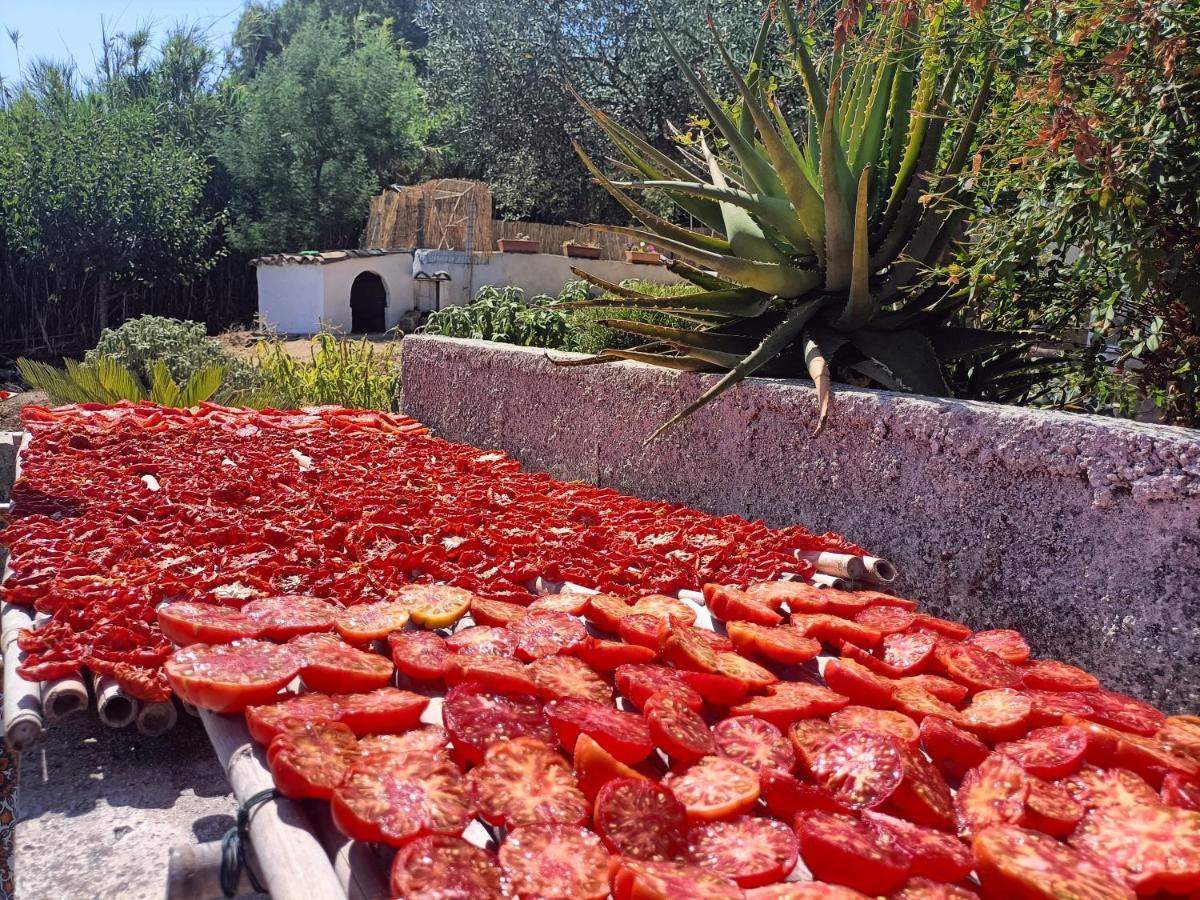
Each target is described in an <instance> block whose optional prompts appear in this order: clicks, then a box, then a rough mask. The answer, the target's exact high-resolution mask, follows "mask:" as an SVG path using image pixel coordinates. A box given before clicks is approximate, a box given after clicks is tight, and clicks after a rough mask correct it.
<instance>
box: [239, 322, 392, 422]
mask: <svg viewBox="0 0 1200 900" xmlns="http://www.w3.org/2000/svg"><path fill="white" fill-rule="evenodd" d="M396 346H397V345H395V344H388V345H385V346H383V347H380V346H378V345H376V344H372V343H371V342H370V341H368V340H366V339H363V340H358V341H352V340H349V339H347V338H342V337H338V336H337V335H334V334H330V333H329V332H327V331H323V332H321V333H320V334H318V335H316V336H315V337H313V339H312V343H311V348H310V351H309V354H310V357H311V362H301V361H299V360H297V359H295V358H293V357H292V356H291V355H290V354H289V353H288V352H287V348H286V347H285V346H284V345H283V343H282V342H281V341H279V340H271V341H266V342H264V343H261V344H259V345H258V347H257V348H256V350H255V353H256V359H255V365H254V369H253V374H254V375H255V376H256V379H257V381H258V388H257V390H256V391H255V392H254V395H253V397H252V398H251V399H250V400H248V401H247V402H248V403H249V405H252V406H258V407H268V406H270V407H274V408H276V409H299V408H300V407H302V406H323V405H327V404H328V405H333V406H344V407H346V408H347V409H379V410H385V411H395V410H397V409H398V408H399V401H400V367H399V365H398V362H399V360H398V358H397V351H396Z"/></svg>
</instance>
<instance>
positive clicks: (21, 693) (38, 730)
mask: <svg viewBox="0 0 1200 900" xmlns="http://www.w3.org/2000/svg"><path fill="white" fill-rule="evenodd" d="M5 574H7V572H6V573H5ZM32 627H33V619H32V617H31V616H30V615H29V610H27V609H24V608H22V607H20V606H15V605H13V604H11V603H4V604H3V605H2V606H0V653H3V654H4V736H5V739H6V740H7V741H8V746H10V747H12V748H13V749H14V750H16V751H17V752H18V753H23V752H25V751H26V750H28V749H29V748H30V747H32V746H33V745H34V744H35V743H37V742H38V741H39V740H40V739H41V738H42V736H43V735H44V734H45V728H44V726H43V723H42V686H41V685H40V684H38V683H37V682H35V681H27V680H26V679H25V678H23V677H22V676H21V675H20V673H18V672H17V666H18V665H20V664H21V663H22V662H23V661H24V660H25V651H23V650H21V648H20V647H18V646H17V635H18V634H20V632H21V631H22V630H23V629H26V628H32Z"/></svg>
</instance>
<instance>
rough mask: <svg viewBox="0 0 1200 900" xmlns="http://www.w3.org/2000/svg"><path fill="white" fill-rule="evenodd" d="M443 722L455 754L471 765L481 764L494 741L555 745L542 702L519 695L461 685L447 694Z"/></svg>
mask: <svg viewBox="0 0 1200 900" xmlns="http://www.w3.org/2000/svg"><path fill="white" fill-rule="evenodd" d="M442 721H443V723H444V724H445V726H446V731H448V732H449V733H450V742H451V743H452V744H453V745H454V749H455V752H456V753H457V754H458V756H459V757H460V758H462V759H464V760H466V761H467V762H471V763H481V762H483V755H484V753H485V751H486V750H487V748H488V747H490V746H491V745H492V744H494V743H496V742H497V741H504V740H511V739H512V738H517V737H533V738H537V739H538V740H540V741H542V742H543V743H547V744H550V743H553V741H554V731H553V730H552V729H551V728H550V723H549V722H548V721H547V720H546V714H545V712H544V711H543V709H542V701H540V700H538V699H537V698H536V697H529V696H523V695H520V694H512V695H504V694H495V693H491V692H489V691H485V690H483V689H482V688H480V687H479V686H478V685H473V684H460V685H457V686H455V687H452V688H451V689H450V690H449V691H447V692H446V700H445V702H444V703H443V704H442Z"/></svg>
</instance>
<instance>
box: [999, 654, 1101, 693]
mask: <svg viewBox="0 0 1200 900" xmlns="http://www.w3.org/2000/svg"><path fill="white" fill-rule="evenodd" d="M1010 662H1011V660H1010ZM1021 681H1022V683H1023V684H1024V685H1025V687H1027V688H1032V689H1034V690H1039V691H1094V690H1095V689H1096V688H1098V687H1100V679H1098V678H1097V677H1096V676H1095V675H1092V674H1090V673H1088V672H1085V671H1083V669H1077V668H1075V666H1069V665H1067V664H1066V663H1065V662H1059V661H1058V660H1056V659H1035V660H1034V661H1033V662H1031V663H1029V664H1028V665H1026V666H1024V667H1022V669H1021Z"/></svg>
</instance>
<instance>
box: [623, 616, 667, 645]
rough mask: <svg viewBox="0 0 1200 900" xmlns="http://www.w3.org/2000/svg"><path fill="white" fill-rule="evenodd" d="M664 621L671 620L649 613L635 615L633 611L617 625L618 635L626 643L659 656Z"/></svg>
mask: <svg viewBox="0 0 1200 900" xmlns="http://www.w3.org/2000/svg"><path fill="white" fill-rule="evenodd" d="M664 621H669V620H663V619H660V618H659V617H658V616H651V615H649V614H647V613H635V612H633V611H632V610H631V611H630V613H629V615H627V616H625V617H623V618H622V619H621V620H620V622H619V623H618V624H617V634H619V635H620V636H621V640H623V641H624V642H625V643H627V644H633V645H634V646H636V647H645V648H647V649H649V650H653V651H654V652H655V655H657V654H658V648H659V646H660V644H661V643H662V635H661V632H660V631H659V626H660V625H661V624H662V623H663V622H664Z"/></svg>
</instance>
